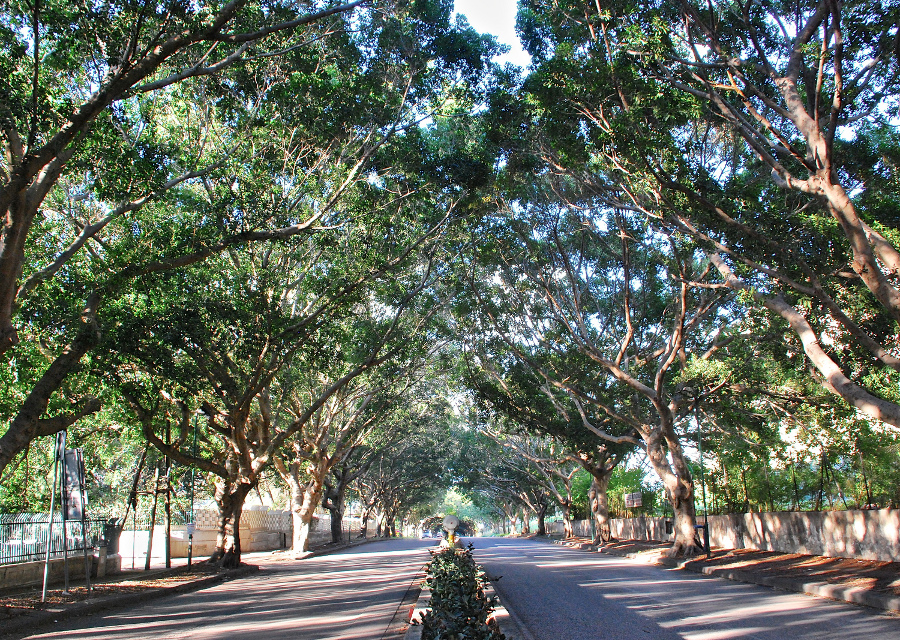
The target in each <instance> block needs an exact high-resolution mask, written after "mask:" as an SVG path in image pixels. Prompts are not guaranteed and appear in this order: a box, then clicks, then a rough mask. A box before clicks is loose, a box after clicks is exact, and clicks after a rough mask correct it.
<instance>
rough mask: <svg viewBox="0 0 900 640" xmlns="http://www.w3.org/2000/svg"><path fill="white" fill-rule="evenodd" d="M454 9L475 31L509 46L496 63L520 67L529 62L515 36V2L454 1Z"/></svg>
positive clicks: (514, 0)
mask: <svg viewBox="0 0 900 640" xmlns="http://www.w3.org/2000/svg"><path fill="white" fill-rule="evenodd" d="M454 7H455V9H456V12H457V13H461V14H463V15H464V16H466V19H468V21H469V24H470V25H472V27H473V28H474V29H475V30H476V31H478V32H480V33H490V34H492V35H495V36H497V40H499V41H500V42H501V43H503V44H507V45H509V46H510V52H509V53H507V54H505V55H503V56H500V57H498V58H497V59H496V61H497V62H500V63H501V64H502V63H504V62H512V63H513V64H517V65H519V66H522V67H525V66H527V65H528V63H530V62H531V57H530V56H529V55H528V54H527V53H526V52H525V50H524V49H523V48H522V44H521V43H520V42H519V37H518V36H517V35H516V0H455V2H454Z"/></svg>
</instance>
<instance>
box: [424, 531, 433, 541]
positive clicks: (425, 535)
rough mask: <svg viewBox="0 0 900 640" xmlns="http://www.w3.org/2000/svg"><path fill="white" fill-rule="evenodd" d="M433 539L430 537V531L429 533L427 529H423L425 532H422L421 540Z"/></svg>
mask: <svg viewBox="0 0 900 640" xmlns="http://www.w3.org/2000/svg"><path fill="white" fill-rule="evenodd" d="M433 537H434V536H433V535H431V531H429V530H428V529H425V531H423V532H422V538H423V539H424V538H433Z"/></svg>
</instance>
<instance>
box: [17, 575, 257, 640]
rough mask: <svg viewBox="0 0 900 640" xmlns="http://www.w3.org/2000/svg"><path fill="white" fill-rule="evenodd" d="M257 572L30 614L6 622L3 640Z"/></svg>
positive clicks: (202, 580) (216, 577) (194, 581)
mask: <svg viewBox="0 0 900 640" xmlns="http://www.w3.org/2000/svg"><path fill="white" fill-rule="evenodd" d="M257 571H259V567H258V566H256V565H246V566H243V567H238V568H237V569H229V570H228V571H223V572H221V573H217V574H215V575H212V576H204V577H203V578H198V579H197V580H191V581H190V582H182V583H181V584H177V585H174V586H171V587H155V588H153V589H147V590H146V591H140V592H137V593H126V594H123V595H119V596H110V597H108V598H100V599H97V600H94V601H91V600H85V601H83V602H79V603H73V604H72V605H70V606H67V607H65V608H53V609H42V610H40V611H35V612H33V613H31V612H30V613H27V614H24V615H21V616H17V617H15V618H12V619H10V620H7V621H5V622H3V630H2V632H0V637H2V638H6V637H15V636H16V635H17V634H21V633H23V632H27V633H31V632H33V631H34V630H35V628H36V627H41V626H44V625H49V624H53V623H55V622H59V621H60V620H67V619H69V618H78V617H82V616H88V615H92V614H95V613H99V612H101V611H104V610H106V609H117V608H122V607H126V606H128V605H138V604H143V603H144V602H145V601H147V600H156V599H157V598H161V597H164V596H168V595H175V594H179V593H189V592H191V591H199V590H200V589H204V588H206V587H211V586H213V585H216V584H219V583H221V582H225V581H226V580H233V579H235V578H242V577H244V576H246V575H250V574H252V573H256V572H257Z"/></svg>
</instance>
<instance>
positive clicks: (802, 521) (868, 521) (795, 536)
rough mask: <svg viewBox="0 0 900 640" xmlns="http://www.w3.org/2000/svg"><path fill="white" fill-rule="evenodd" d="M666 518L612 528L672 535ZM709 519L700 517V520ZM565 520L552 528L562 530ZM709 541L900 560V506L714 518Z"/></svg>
mask: <svg viewBox="0 0 900 640" xmlns="http://www.w3.org/2000/svg"><path fill="white" fill-rule="evenodd" d="M665 522H666V519H665V518H616V519H614V520H612V521H611V523H610V528H611V530H612V534H613V536H614V537H615V538H618V539H620V540H628V539H631V540H663V541H667V540H672V539H673V536H672V535H671V534H666V532H665ZM702 522H703V518H702V517H701V518H699V519H698V524H701V523H702ZM572 524H573V525H574V527H575V534H576V535H579V536H584V537H590V535H591V523H590V521H589V520H579V521H575V522H573V523H572ZM562 530H563V527H562V522H554V523H553V525H552V526H551V531H552V532H554V533H562ZM709 540H710V544H711V545H712V546H714V547H721V548H724V549H760V550H763V551H780V552H782V553H806V554H811V555H819V556H833V557H844V558H859V559H862V560H881V561H885V562H896V561H900V510H898V509H873V510H870V511H860V510H851V511H779V512H775V513H733V514H729V515H723V516H710V517H709Z"/></svg>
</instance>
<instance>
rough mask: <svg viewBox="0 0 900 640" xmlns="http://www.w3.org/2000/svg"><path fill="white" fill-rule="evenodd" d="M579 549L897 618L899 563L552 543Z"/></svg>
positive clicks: (657, 545) (640, 543) (656, 545)
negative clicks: (689, 554) (672, 554)
mask: <svg viewBox="0 0 900 640" xmlns="http://www.w3.org/2000/svg"><path fill="white" fill-rule="evenodd" d="M553 542H554V543H556V544H561V545H565V546H569V547H574V548H577V549H585V550H592V551H599V552H601V553H608V554H611V555H616V556H622V557H626V558H631V559H633V560H636V561H640V562H645V563H648V564H658V565H660V566H664V567H669V568H672V569H683V570H687V571H693V572H695V573H702V574H704V575H708V576H714V577H718V578H726V579H728V580H735V581H737V582H748V583H751V584H758V585H762V586H767V587H772V588H775V589H782V590H784V591H794V592H797V593H806V594H809V595H813V596H819V597H823V598H830V599H832V600H839V601H843V602H850V603H853V604H860V605H864V606H867V607H872V608H874V609H881V610H884V611H890V612H893V613H900V563H897V562H878V561H873V560H855V559H851V558H827V557H823V556H810V555H802V554H797V553H777V552H773V551H756V550H753V549H717V548H714V549H712V558H710V559H707V558H706V556H705V555H702V556H695V557H693V558H667V557H665V555H664V554H665V552H666V550H667V549H669V547H671V543H668V542H653V541H646V540H621V541H618V542H613V543H609V544H605V545H602V546H601V547H600V548H596V547H594V546H593V545H592V544H591V540H590V539H588V538H569V539H568V540H559V539H556V540H553Z"/></svg>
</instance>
